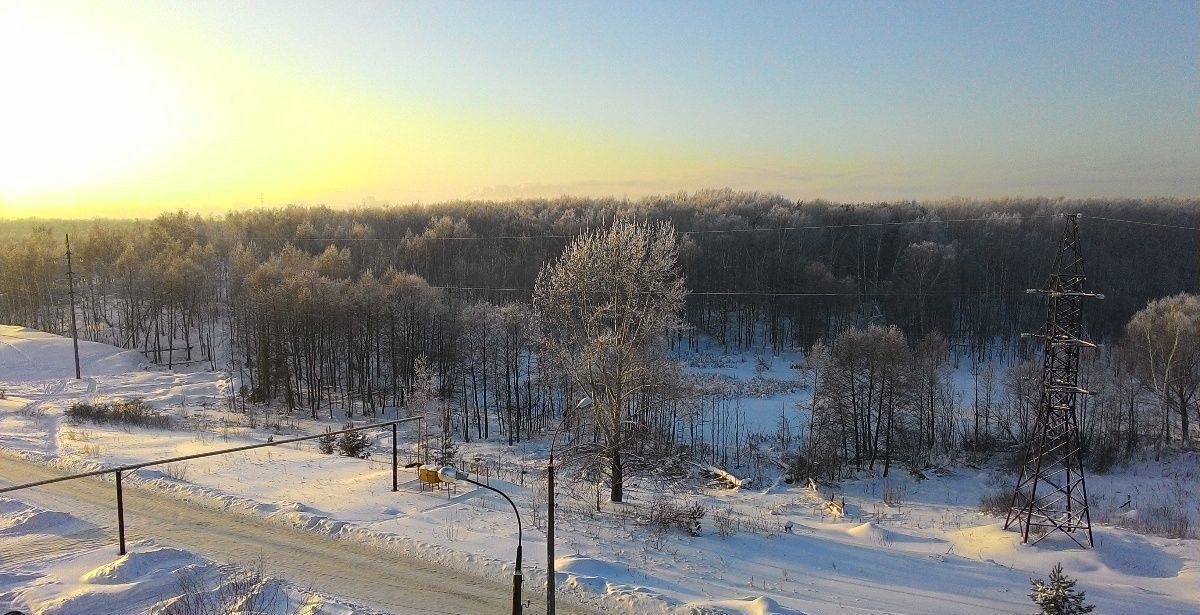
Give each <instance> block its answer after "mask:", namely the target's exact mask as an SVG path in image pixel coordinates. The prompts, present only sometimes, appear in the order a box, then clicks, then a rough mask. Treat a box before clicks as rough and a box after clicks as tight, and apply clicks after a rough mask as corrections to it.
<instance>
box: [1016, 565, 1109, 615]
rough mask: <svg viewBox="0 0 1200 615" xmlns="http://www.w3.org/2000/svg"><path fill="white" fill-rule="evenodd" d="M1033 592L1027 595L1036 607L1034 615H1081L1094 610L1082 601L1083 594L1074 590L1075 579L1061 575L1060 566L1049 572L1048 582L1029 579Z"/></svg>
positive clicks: (1055, 566)
mask: <svg viewBox="0 0 1200 615" xmlns="http://www.w3.org/2000/svg"><path fill="white" fill-rule="evenodd" d="M1030 582H1031V583H1032V584H1033V592H1032V593H1030V594H1029V597H1030V598H1033V603H1034V604H1036V605H1037V606H1038V611H1037V613H1034V615H1082V614H1083V613H1091V612H1092V609H1094V608H1096V607H1095V606H1093V605H1090V604H1087V603H1085V602H1084V601H1083V599H1084V593H1085V592H1082V591H1076V590H1075V579H1072V578H1071V577H1068V576H1067V575H1065V574H1063V569H1062V564H1061V563H1059V564H1055V565H1054V568H1053V569H1051V570H1050V582H1049V583H1047V582H1045V581H1043V580H1041V579H1030Z"/></svg>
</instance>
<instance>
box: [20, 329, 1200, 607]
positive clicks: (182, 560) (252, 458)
mask: <svg viewBox="0 0 1200 615" xmlns="http://www.w3.org/2000/svg"><path fill="white" fill-rule="evenodd" d="M80 353H81V357H82V364H83V373H84V376H85V377H84V379H83V380H81V381H76V380H74V379H73V375H74V374H73V367H72V366H71V359H70V355H71V343H70V340H69V339H63V338H60V337H57V336H53V335H48V334H43V333H38V332H34V331H30V330H28V329H20V328H16V327H0V390H3V391H5V399H2V400H0V455H7V456H20V457H23V458H26V459H31V460H36V461H38V462H42V463H48V464H54V465H58V466H61V467H64V468H73V469H88V468H96V467H103V466H111V465H116V464H125V463H133V462H137V461H144V460H150V459H156V458H163V457H171V456H177V455H185V454H190V453H195V452H200V451H206V450H215V449H218V448H226V447H231V446H237V445H241V444H248V443H254V442H262V441H265V440H266V439H267V438H268V437H269V436H272V435H273V434H272V432H273V431H278V432H280V433H281V434H285V435H287V434H293V433H302V432H308V433H318V432H319V431H320V430H323V429H324V428H325V427H327V426H330V425H334V426H340V425H341V423H340V422H333V423H330V422H329V421H325V422H313V421H309V420H307V419H304V420H301V419H295V420H293V421H278V423H280V424H273V423H276V421H275V420H268V421H263V420H259V421H256V422H255V424H256V426H255V427H251V426H250V425H251V422H250V421H249V420H248V417H247V416H245V415H243V414H242V413H240V412H230V411H228V409H227V406H226V404H227V398H228V391H229V389H230V386H231V385H230V381H229V379H228V378H227V377H226V376H225V375H223V374H219V373H211V372H204V371H195V372H185V371H176V372H169V371H165V370H163V369H160V368H157V367H154V366H152V365H149V364H148V363H147V362H146V361H145V359H144V358H143V357H142V356H141V355H140V354H139V353H136V352H130V351H122V350H120V349H117V348H113V347H110V346H105V345H102V344H95V343H90V342H81V343H80ZM797 359H798V357H795V356H785V357H778V358H775V357H771V358H768V359H766V360H765V361H764V362H765V364H764V365H759V364H758V362H756V361H755V360H754V359H750V360H749V361H747V360H745V359H744V358H740V357H733V358H724V359H723V358H714V359H712V360H709V361H707V366H706V367H694V368H693V369H694V370H702V371H704V372H706V373H710V374H712V375H713V376H714V377H719V378H724V379H729V380H733V381H742V382H747V383H749V382H751V381H753V380H755V379H756V378H757V379H759V381H760V382H767V383H768V386H767V387H766V388H765V389H763V390H762V392H760V393H759V394H754V393H753V392H751V393H748V394H746V395H745V396H744V398H743V399H741V400H740V401H739V402H738V403H739V406H740V407H741V408H742V410H743V411H744V412H745V416H746V418H747V422H748V423H751V424H753V425H756V426H758V427H759V428H762V429H765V428H767V427H770V426H773V425H774V424H775V422H776V421H777V420H778V417H779V415H780V412H781V408H782V409H783V412H785V413H794V410H793V407H794V405H795V403H796V401H798V400H800V401H802V400H803V399H805V396H806V391H805V390H804V388H803V386H802V384H800V383H798V384H797V385H796V386H794V387H791V388H788V387H786V386H784V385H782V384H779V383H785V382H786V381H787V380H789V379H795V372H793V371H792V370H791V369H790V367H789V366H790V365H791V364H793V363H794V362H795V361H796V360H797ZM770 383H774V384H770ZM748 386H755V385H748ZM747 390H749V391H753V390H754V389H753V388H749V389H747ZM128 397H139V398H142V399H144V400H145V401H146V403H147V404H149V405H151V406H152V407H155V408H158V409H161V410H163V411H164V412H166V413H167V414H168V415H170V416H171V417H172V419H173V427H172V429H166V430H149V429H140V428H130V427H128V426H121V425H95V424H90V423H83V424H77V425H75V424H71V423H69V422H68V421H67V420H66V419H65V417H64V415H63V413H64V411H65V410H66V409H67V408H69V407H70V405H71V404H73V403H76V402H79V401H88V402H92V403H100V402H105V401H111V400H117V399H123V398H128ZM267 426H270V428H268V427H267ZM275 437H283V436H275ZM373 437H375V438H376V443H375V449H374V450H375V452H374V455H373V457H372V459H371V460H359V459H351V458H347V457H339V456H329V455H322V454H321V453H319V452H318V451H317V450H315V447H314V446H311V445H307V444H306V445H301V446H296V445H284V446H280V447H271V448H265V449H258V450H255V451H248V452H244V453H237V454H233V455H226V456H219V457H211V458H207V459H200V460H194V461H190V462H184V463H180V464H175V465H174V466H166V467H156V468H147V469H143V470H139V471H137V472H136V473H135V474H134V475H133V476H132V477H131V478H130V480H132V481H134V482H136V483H137V484H138V485H139V486H141V487H144V488H148V489H154V490H157V491H159V492H162V493H169V494H173V495H175V496H177V497H180V498H186V499H189V500H191V501H194V502H196V503H197V504H199V505H205V506H211V507H217V508H221V509H227V510H229V511H231V513H235V514H249V515H254V516H257V517H262V518H268V519H272V520H276V521H279V522H283V523H287V524H291V525H293V526H298V527H303V528H305V529H308V530H311V531H313V532H319V533H321V534H324V535H330V536H337V537H339V538H342V539H346V540H354V541H359V542H365V543H370V544H374V545H379V546H382V547H384V548H388V549H394V550H397V551H399V552H403V553H406V554H410V555H416V556H419V557H421V558H424V559H428V560H431V561H435V562H438V563H442V564H445V565H447V566H449V567H452V568H455V569H459V570H463V571H469V572H472V573H475V574H481V575H486V576H488V577H491V578H495V579H501V580H502V579H504V578H505V577H506V576H507V575H509V574H511V567H510V566H511V558H512V554H513V547H514V545H515V541H516V537H517V528H516V523H515V520H514V518H513V515H512V514H511V510H510V509H508V508H507V504H506V503H505V502H504V501H503V500H501V499H500V498H499V497H498V496H495V495H493V494H490V493H489V492H486V491H484V490H474V489H465V488H460V489H459V490H458V491H455V492H450V493H446V492H433V493H431V492H428V491H424V492H423V491H421V490H419V488H418V487H417V483H416V481H415V476H414V475H413V474H412V472H413V471H412V470H402V472H403V474H402V475H401V482H402V484H401V488H400V491H399V492H397V493H393V492H392V491H391V468H390V465H388V464H387V463H384V462H383V461H384V459H385V455H384V452H385V451H390V446H391V443H390V441H389V440H390V435H385V434H384V433H380V434H379V435H377V436H373ZM412 441H413V439H412V434H411V433H407V432H406V431H402V435H401V444H402V448H403V452H402V455H403V456H404V458H402V459H401V462H402V463H403V462H406V461H408V460H409V458H410V457H409V456H410V455H411V454H412V447H411V442H412ZM460 453H461V456H462V457H463V458H465V459H479V460H481V461H486V462H488V463H490V464H492V465H494V466H495V465H498V466H500V467H501V468H502V470H503V471H502V472H501V473H500V476H501V478H503V479H504V480H503V481H496V480H495V479H493V484H494V485H496V486H497V487H499V488H501V489H503V490H504V491H506V492H508V493H510V494H511V495H512V496H513V499H514V500H516V502H517V503H518V505H519V506H520V507H521V508H522V516H523V519H524V521H525V536H524V543H525V550H524V551H525V567H526V581H525V582H526V587H528V588H530V594H529V595H530V597H531V599H533V600H534V603H535V604H537V603H539V602H540V600H542V598H541V596H539V595H537V594H535V593H534V592H540V590H541V588H542V587H544V583H545V572H544V571H545V570H546V565H545V542H544V527H545V523H544V516H545V501H544V500H545V485H544V478H543V476H544V475H543V471H544V467H545V444H544V443H541V442H534V443H525V444H522V445H519V446H515V447H511V448H510V447H507V446H503V445H500V444H496V443H472V444H469V445H462V447H461V448H460ZM0 463H3V462H2V461H0ZM1007 480H1009V479H1007V478H1006V477H1003V476H999V475H997V474H996V473H995V472H994V471H992V470H989V469H986V468H981V469H975V468H967V467H950V468H946V469H945V470H944V471H941V472H936V473H930V474H929V475H928V477H927V478H926V479H925V480H917V479H915V478H913V477H910V476H909V475H908V474H907V473H904V472H897V473H896V475H894V476H893V477H892V478H889V479H880V478H873V479H862V480H857V481H851V482H847V483H843V484H842V485H840V486H839V487H837V488H836V491H831V490H830V489H828V488H824V487H822V488H820V489H819V490H816V491H814V490H811V489H809V488H806V487H804V486H799V485H796V486H788V485H784V484H782V483H780V482H778V481H776V483H775V484H773V485H757V486H753V487H746V488H742V489H738V490H730V489H725V488H722V487H721V486H719V485H717V484H707V483H705V482H703V481H701V480H699V479H696V480H693V481H691V482H689V483H688V488H687V489H680V488H679V487H678V486H677V485H670V484H667V483H665V482H659V481H654V480H648V479H642V480H634V481H632V484H631V485H630V487H629V489H628V490H627V494H628V495H629V496H630V498H629V500H630V501H629V502H627V503H624V504H620V505H612V504H608V503H604V504H602V505H601V509H602V510H601V511H600V512H596V510H595V507H596V506H595V494H594V491H593V490H592V489H591V488H590V487H587V486H584V485H581V484H573V481H571V480H570V477H569V476H568V477H563V478H560V481H559V483H558V489H559V492H560V497H559V509H558V511H559V512H558V517H557V521H558V523H557V524H556V534H557V536H558V540H557V550H556V553H557V555H558V559H557V561H556V568H557V569H558V574H559V579H560V587H561V588H562V589H561V590H560V591H562V592H563V593H565V594H567V596H566V597H565V598H563V599H564V600H566V599H574V600H576V601H582V602H584V603H586V604H590V605H593V606H595V607H597V608H599V609H603V610H609V611H614V612H620V611H626V612H647V613H656V612H657V613H730V614H740V613H748V614H749V613H754V614H759V613H780V614H788V613H809V614H814V615H815V614H818V613H829V614H832V613H912V614H917V613H921V614H925V613H928V614H941V613H945V614H958V613H1028V612H1030V611H1031V609H1032V603H1031V602H1030V600H1029V598H1028V593H1029V579H1030V578H1031V577H1045V576H1046V575H1047V573H1048V572H1049V570H1050V568H1051V567H1052V566H1053V565H1054V564H1055V563H1056V562H1061V563H1062V564H1063V567H1064V569H1065V571H1066V572H1067V573H1068V574H1069V575H1071V576H1073V577H1075V578H1077V579H1078V580H1079V588H1080V589H1083V590H1084V591H1086V592H1087V596H1088V600H1089V601H1090V602H1092V603H1094V604H1096V605H1097V611H1096V612H1098V613H1134V612H1136V613H1139V614H1155V613H1162V614H1175V613H1191V612H1200V607H1198V605H1200V541H1197V540H1184V539H1178V540H1177V539H1167V538H1161V537H1157V536H1150V535H1143V534H1139V533H1135V532H1132V531H1129V530H1125V529H1121V528H1119V527H1115V526H1110V525H1107V524H1098V525H1096V527H1095V541H1096V548H1095V549H1091V550H1082V549H1079V548H1075V547H1074V545H1073V543H1070V541H1069V540H1068V539H1066V538H1065V537H1052V538H1048V539H1047V540H1045V541H1043V542H1042V543H1040V544H1039V545H1037V546H1036V547H1029V546H1025V545H1022V544H1020V541H1019V536H1018V535H1017V534H1016V533H1015V532H1006V531H1003V530H1002V529H1001V526H1002V523H1003V519H998V518H995V517H992V516H987V515H982V514H980V513H978V512H977V510H976V506H977V504H978V501H979V496H980V494H981V493H983V491H984V489H985V488H987V487H988V485H1000V484H1004V483H1005V482H1006V481H1007ZM1198 481H1200V475H1198V474H1197V459H1196V456H1195V454H1187V455H1183V456H1177V457H1173V458H1171V459H1167V460H1164V461H1161V462H1155V461H1151V460H1143V461H1139V462H1137V463H1133V464H1131V465H1129V466H1128V467H1123V468H1117V469H1115V470H1114V472H1113V473H1111V474H1107V475H1097V476H1090V477H1089V482H1088V487H1089V492H1090V493H1091V494H1092V495H1093V499H1094V500H1096V501H1097V504H1096V507H1097V509H1099V508H1104V509H1105V510H1104V511H1099V510H1097V511H1094V512H1093V514H1094V515H1097V513H1098V512H1104V514H1105V517H1104V518H1106V519H1109V518H1111V519H1114V520H1116V519H1118V518H1119V516H1120V515H1125V516H1129V515H1137V514H1139V508H1142V509H1143V510H1144V509H1147V508H1149V507H1151V506H1152V505H1158V504H1159V503H1160V502H1161V501H1168V502H1172V503H1174V504H1175V505H1179V506H1185V507H1187V506H1190V507H1192V509H1193V510H1194V509H1195V508H1196V507H1197V506H1198V496H1197V491H1198V489H1197V483H1198ZM132 493H134V494H135V495H134V496H132V497H136V492H132ZM885 494H887V496H888V497H886V498H885ZM8 495H10V496H14V499H12V500H5V501H3V502H0V547H3V549H5V550H7V549H9V548H10V547H9V545H18V544H19V543H20V541H23V540H32V538H30V536H35V535H49V536H51V537H55V536H57V537H58V540H62V537H63V536H67V535H74V534H76V533H78V532H79V531H81V530H79V528H80V527H83V528H86V526H87V524H88V523H89V520H87V519H73V518H70V517H66V516H65V515H59V516H55V515H58V513H54V512H51V511H43V510H40V509H37V508H36V507H30V506H27V505H26V504H23V503H22V500H21V493H20V492H18V493H16V494H8ZM831 496H832V497H837V498H838V499H839V501H840V498H841V497H843V496H844V497H845V501H846V508H845V511H844V514H843V515H840V516H834V515H832V514H831V513H830V512H829V510H828V508H827V507H826V506H825V503H826V501H827V500H828V499H829V498H830V497H831ZM1159 496H1163V497H1166V496H1169V498H1170V499H1167V500H1162V499H1161V498H1160V497H1159ZM127 497H131V496H127ZM664 500H670V501H675V502H693V501H694V502H697V503H699V504H701V505H703V506H704V507H705V510H706V514H705V517H704V519H703V521H702V528H701V532H700V535H699V536H688V535H686V534H684V533H682V532H666V533H664V532H661V531H655V530H654V529H652V528H651V527H649V526H648V525H647V524H645V523H644V520H645V518H646V516H647V514H648V512H649V510H650V509H651V508H652V507H653V506H655V505H656V503H657V502H661V501H664ZM885 500H886V503H885ZM1126 501H1128V502H1130V503H1131V504H1130V505H1129V506H1126V507H1125V508H1120V505H1121V504H1123V503H1125V502H1126ZM1143 503H1144V504H1143ZM1143 514H1144V513H1143ZM1097 516H1098V515H1097ZM37 518H44V519H47V520H49V521H46V522H39V523H31V522H30V521H28V520H29V519H37ZM788 522H790V523H791V531H790V532H785V531H784V527H785V524H787V523H788ZM39 533H40V534H39ZM84 533H85V534H86V533H87V532H86V531H84ZM129 533H130V536H131V539H132V540H134V541H144V540H146V539H147V538H149V537H147V536H141V535H139V533H138V528H137V527H136V525H131V527H130V528H129ZM155 538H159V537H155ZM39 539H44V537H43V538H39ZM93 542H94V538H93ZM122 562H124V563H122ZM216 567H217V564H213V563H212V562H209V561H207V560H205V559H203V558H200V557H198V556H196V555H194V554H191V553H188V552H185V551H179V550H177V549H173V548H172V547H171V546H170V544H169V540H158V542H157V543H152V542H138V547H137V548H135V549H134V553H133V554H131V556H130V557H129V558H126V559H123V560H116V559H115V549H114V548H113V545H111V544H106V545H96V544H92V545H91V546H90V547H88V549H87V550H84V551H79V552H73V553H71V554H69V555H63V556H47V557H46V558H44V559H43V560H40V561H36V562H33V563H32V564H28V565H25V566H24V567H23V568H21V569H20V570H16V571H14V570H9V569H8V567H7V566H5V568H4V570H0V609H3V608H6V607H9V606H10V605H18V606H22V607H24V608H32V609H33V610H34V612H37V613H43V612H44V613H66V612H79V611H72V610H70V609H68V610H63V608H65V607H62V606H61V604H60V603H61V602H62V601H63V600H67V601H71V600H85V599H87V600H105V599H108V598H106V596H108V595H109V594H116V593H120V592H133V593H130V594H128V595H127V596H125V597H124V598H120V600H129V601H130V602H120V603H121V604H131V605H132V604H135V602H136V603H137V604H142V605H147V604H152V603H153V602H154V600H155V599H160V598H161V597H163V596H166V595H167V593H164V592H168V590H169V589H170V588H171V587H174V586H176V585H177V580H176V577H178V575H179V574H181V571H185V570H200V571H204V570H209V571H211V570H215V569H216ZM106 570H107V571H111V572H98V571H106ZM267 573H268V574H270V573H271V571H269V570H268V571H267ZM105 575H108V576H105ZM112 579H116V580H112ZM130 579H140V581H138V582H134V581H131V580H130ZM114 588H117V589H114ZM139 588H141V589H139ZM286 591H289V592H296V591H298V590H297V589H295V588H294V587H292V586H287V587H286ZM139 592H140V593H139ZM151 594H154V595H153V596H152V595H151ZM295 595H297V596H299V595H300V594H295ZM88 596H90V598H89V597H88ZM156 596H157V598H156ZM345 598H346V599H348V601H353V600H354V599H355V596H349V595H348V596H345ZM135 599H136V600H135ZM113 600H117V598H113ZM137 600H141V601H142V602H137ZM337 600H338V599H337V598H335V599H332V601H323V602H322V604H326V605H332V606H329V607H328V608H327V610H314V611H312V612H314V613H316V612H329V613H335V612H340V611H337V610H335V608H334V607H336V608H342V607H337V605H338V604H340V603H339V602H337ZM96 604H103V602H97V603H96ZM112 604H116V602H113V603H112ZM56 605H58V606H56ZM144 608H148V607H145V606H139V607H137V608H133V609H131V610H129V611H117V612H142V610H144ZM321 608H326V607H321ZM56 609H57V610H56ZM100 612H103V611H100Z"/></svg>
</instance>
